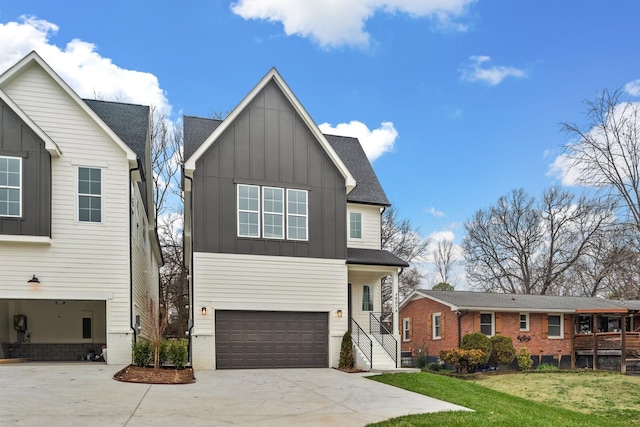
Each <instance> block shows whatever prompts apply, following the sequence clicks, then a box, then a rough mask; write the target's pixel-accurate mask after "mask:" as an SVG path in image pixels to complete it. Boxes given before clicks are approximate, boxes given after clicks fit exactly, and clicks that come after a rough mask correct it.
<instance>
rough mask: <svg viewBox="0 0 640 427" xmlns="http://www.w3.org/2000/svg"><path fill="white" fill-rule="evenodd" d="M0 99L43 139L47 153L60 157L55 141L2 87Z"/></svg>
mask: <svg viewBox="0 0 640 427" xmlns="http://www.w3.org/2000/svg"><path fill="white" fill-rule="evenodd" d="M0 99H2V101H4V103H5V104H7V105H8V106H9V108H10V109H11V110H12V111H13V112H14V113H15V114H16V115H17V116H18V117H19V118H20V119H21V120H22V121H23V122H25V123H26V124H27V126H29V129H31V130H32V131H33V133H35V134H36V135H37V136H38V137H39V138H40V139H42V140H43V141H44V148H45V149H46V150H47V151H48V152H49V154H51V156H52V157H60V156H61V155H62V151H60V147H58V144H56V143H55V141H54V140H53V139H51V138H50V137H49V135H47V134H46V132H45V131H43V130H42V129H40V126H38V125H37V124H36V123H35V122H34V121H33V120H31V117H29V116H28V115H27V114H26V113H25V112H24V111H22V108H20V106H19V105H18V104H16V103H15V102H14V101H13V99H11V98H10V97H9V95H7V93H6V92H5V91H3V90H2V89H0Z"/></svg>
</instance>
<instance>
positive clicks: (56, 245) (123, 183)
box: [0, 66, 130, 363]
mask: <svg viewBox="0 0 640 427" xmlns="http://www.w3.org/2000/svg"><path fill="white" fill-rule="evenodd" d="M3 90H5V92H6V93H7V94H8V95H9V96H10V97H11V98H12V99H13V100H14V101H15V102H16V104H18V105H19V106H20V108H21V109H22V110H23V111H25V113H26V114H28V115H29V116H30V117H31V119H32V120H33V121H34V122H35V123H36V124H37V125H38V126H39V127H40V128H41V129H42V130H43V131H44V132H46V133H47V134H48V135H49V136H50V137H51V138H52V139H53V140H54V141H55V142H56V144H57V145H58V146H59V147H60V150H61V152H62V153H63V154H62V156H61V157H60V158H54V159H52V161H51V174H52V180H51V181H52V189H51V199H52V209H51V210H52V213H51V245H46V244H27V243H5V242H2V243H0V259H2V260H3V263H4V262H6V263H7V264H8V265H11V266H12V268H11V270H10V271H8V272H5V273H3V275H2V276H1V277H0V290H1V291H3V292H7V291H11V292H12V295H14V297H15V298H16V299H19V298H20V296H21V295H23V298H28V299H38V298H43V296H47V298H56V299H58V298H59V299H65V298H66V299H85V300H92V299H107V333H108V334H111V333H113V334H124V335H126V334H130V321H129V317H130V314H129V268H130V267H129V241H130V240H129V238H130V236H129V221H130V218H129V206H130V202H129V163H128V161H127V159H126V155H125V152H124V151H123V150H122V149H121V148H120V147H119V146H118V145H117V144H116V143H115V142H114V141H112V140H111V139H110V137H109V136H108V135H107V134H106V133H105V132H104V130H103V129H101V128H100V127H99V126H98V124H97V123H95V122H94V121H93V120H92V119H91V118H90V117H89V115H88V114H87V113H86V112H85V111H83V110H82V109H81V108H80V106H79V105H77V104H76V103H75V102H74V100H73V99H72V98H71V97H70V96H69V95H68V94H67V93H66V92H65V91H64V90H63V89H62V88H61V87H60V86H59V85H58V84H57V83H56V82H55V81H54V80H53V79H52V78H51V77H50V76H49V75H48V74H47V73H46V72H45V71H44V70H42V69H41V68H40V67H39V66H31V67H30V68H28V69H26V70H24V71H23V72H21V73H20V74H18V75H17V76H16V77H14V78H13V79H12V80H10V81H9V82H8V83H7V84H6V85H5V87H3ZM78 166H88V167H100V168H102V170H103V206H104V209H103V222H102V223H101V224H97V223H81V222H78V221H77V168H78ZM32 274H36V275H37V276H38V278H39V279H40V282H41V284H40V285H39V286H38V287H37V288H35V287H31V288H27V289H26V280H27V279H28V278H29V277H31V275H32ZM105 295H106V296H107V297H106V298H105ZM115 339H116V338H114V340H115ZM118 339H119V340H120V341H122V342H120V343H119V344H118V345H116V343H115V342H113V344H114V347H120V349H119V350H117V351H115V350H116V348H113V349H112V348H110V350H109V356H110V360H109V362H110V363H129V361H130V356H125V351H124V350H123V349H124V348H126V347H127V345H126V342H125V341H126V339H123V338H122V337H120V338H118ZM110 345H111V344H110ZM112 350H114V351H112ZM127 352H128V353H129V354H130V344H129V348H128V349H127Z"/></svg>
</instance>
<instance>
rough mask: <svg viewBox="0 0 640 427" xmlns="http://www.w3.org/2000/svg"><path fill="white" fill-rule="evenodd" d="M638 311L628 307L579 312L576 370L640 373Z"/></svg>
mask: <svg viewBox="0 0 640 427" xmlns="http://www.w3.org/2000/svg"><path fill="white" fill-rule="evenodd" d="M637 317H638V312H637V311H636V310H630V309H626V308H620V309H599V310H576V313H575V319H574V325H575V328H574V334H573V358H572V367H573V368H587V369H594V370H597V369H603V370H616V371H618V370H619V371H620V372H621V373H623V374H624V373H627V371H632V372H637V373H639V374H640V322H639V321H638V320H637Z"/></svg>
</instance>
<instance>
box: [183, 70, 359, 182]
mask: <svg viewBox="0 0 640 427" xmlns="http://www.w3.org/2000/svg"><path fill="white" fill-rule="evenodd" d="M270 81H273V82H275V83H276V85H278V87H279V88H280V90H282V92H283V93H284V95H285V97H286V98H287V100H288V101H289V102H290V103H291V105H293V108H294V110H295V111H296V113H298V115H299V116H300V117H301V118H302V120H303V121H304V123H305V125H306V126H307V128H308V129H309V130H310V131H311V133H312V134H313V136H315V137H316V139H317V140H318V141H320V145H321V146H322V148H323V149H324V151H325V152H326V153H327V155H328V156H329V158H330V159H331V161H333V164H334V165H335V166H336V167H337V168H338V170H339V171H340V174H342V176H343V177H344V180H345V185H346V187H347V194H349V193H350V192H351V190H353V189H354V188H355V186H356V180H355V178H354V177H353V175H351V173H350V172H349V169H347V167H346V166H345V165H344V163H343V162H342V160H341V159H340V157H339V156H338V154H337V153H336V152H335V150H334V149H333V147H331V145H330V144H329V142H328V141H327V139H326V138H325V136H324V135H323V134H322V132H321V131H320V129H319V128H318V126H317V125H316V124H315V122H314V121H313V120H312V119H311V116H309V113H307V111H306V110H305V109H304V107H303V106H302V104H301V103H300V101H298V98H296V96H295V95H294V93H293V92H292V91H291V88H289V86H288V85H287V83H286V82H285V81H284V79H283V78H282V76H281V75H280V73H278V70H276V69H275V68H272V69H271V70H269V72H268V73H267V74H266V75H265V76H264V77H263V78H262V79H261V80H260V82H258V84H257V85H256V86H255V87H254V88H253V89H252V90H251V92H249V93H248V94H247V96H245V97H244V99H243V100H242V101H240V103H239V104H238V105H237V106H236V108H234V109H233V111H232V112H231V114H229V116H228V117H227V118H226V119H225V120H224V121H223V122H222V123H221V124H220V126H218V127H217V128H216V130H215V131H213V133H212V134H211V135H209V137H208V138H207V139H205V141H204V142H203V143H202V144H201V145H200V147H198V149H197V150H196V151H195V153H193V155H192V156H191V157H189V159H187V161H186V162H185V164H184V169H185V174H186V175H187V176H190V177H193V172H194V171H195V169H196V162H197V161H198V159H199V158H200V157H202V155H203V154H204V153H206V151H207V150H208V149H209V148H210V147H211V146H212V145H213V144H214V143H215V141H216V140H217V139H218V138H219V137H220V135H222V134H223V133H224V131H225V130H226V129H227V128H228V127H229V126H230V125H231V123H233V122H234V121H235V119H236V118H237V117H238V116H239V115H240V113H242V112H243V111H244V110H245V108H247V107H248V106H249V104H250V103H251V102H252V101H253V100H254V99H255V97H256V96H257V95H258V93H260V91H261V90H262V89H264V88H265V86H267V84H268V83H269V82H270Z"/></svg>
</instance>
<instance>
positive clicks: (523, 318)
mask: <svg viewBox="0 0 640 427" xmlns="http://www.w3.org/2000/svg"><path fill="white" fill-rule="evenodd" d="M520 330H521V331H528V330H529V313H520Z"/></svg>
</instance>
